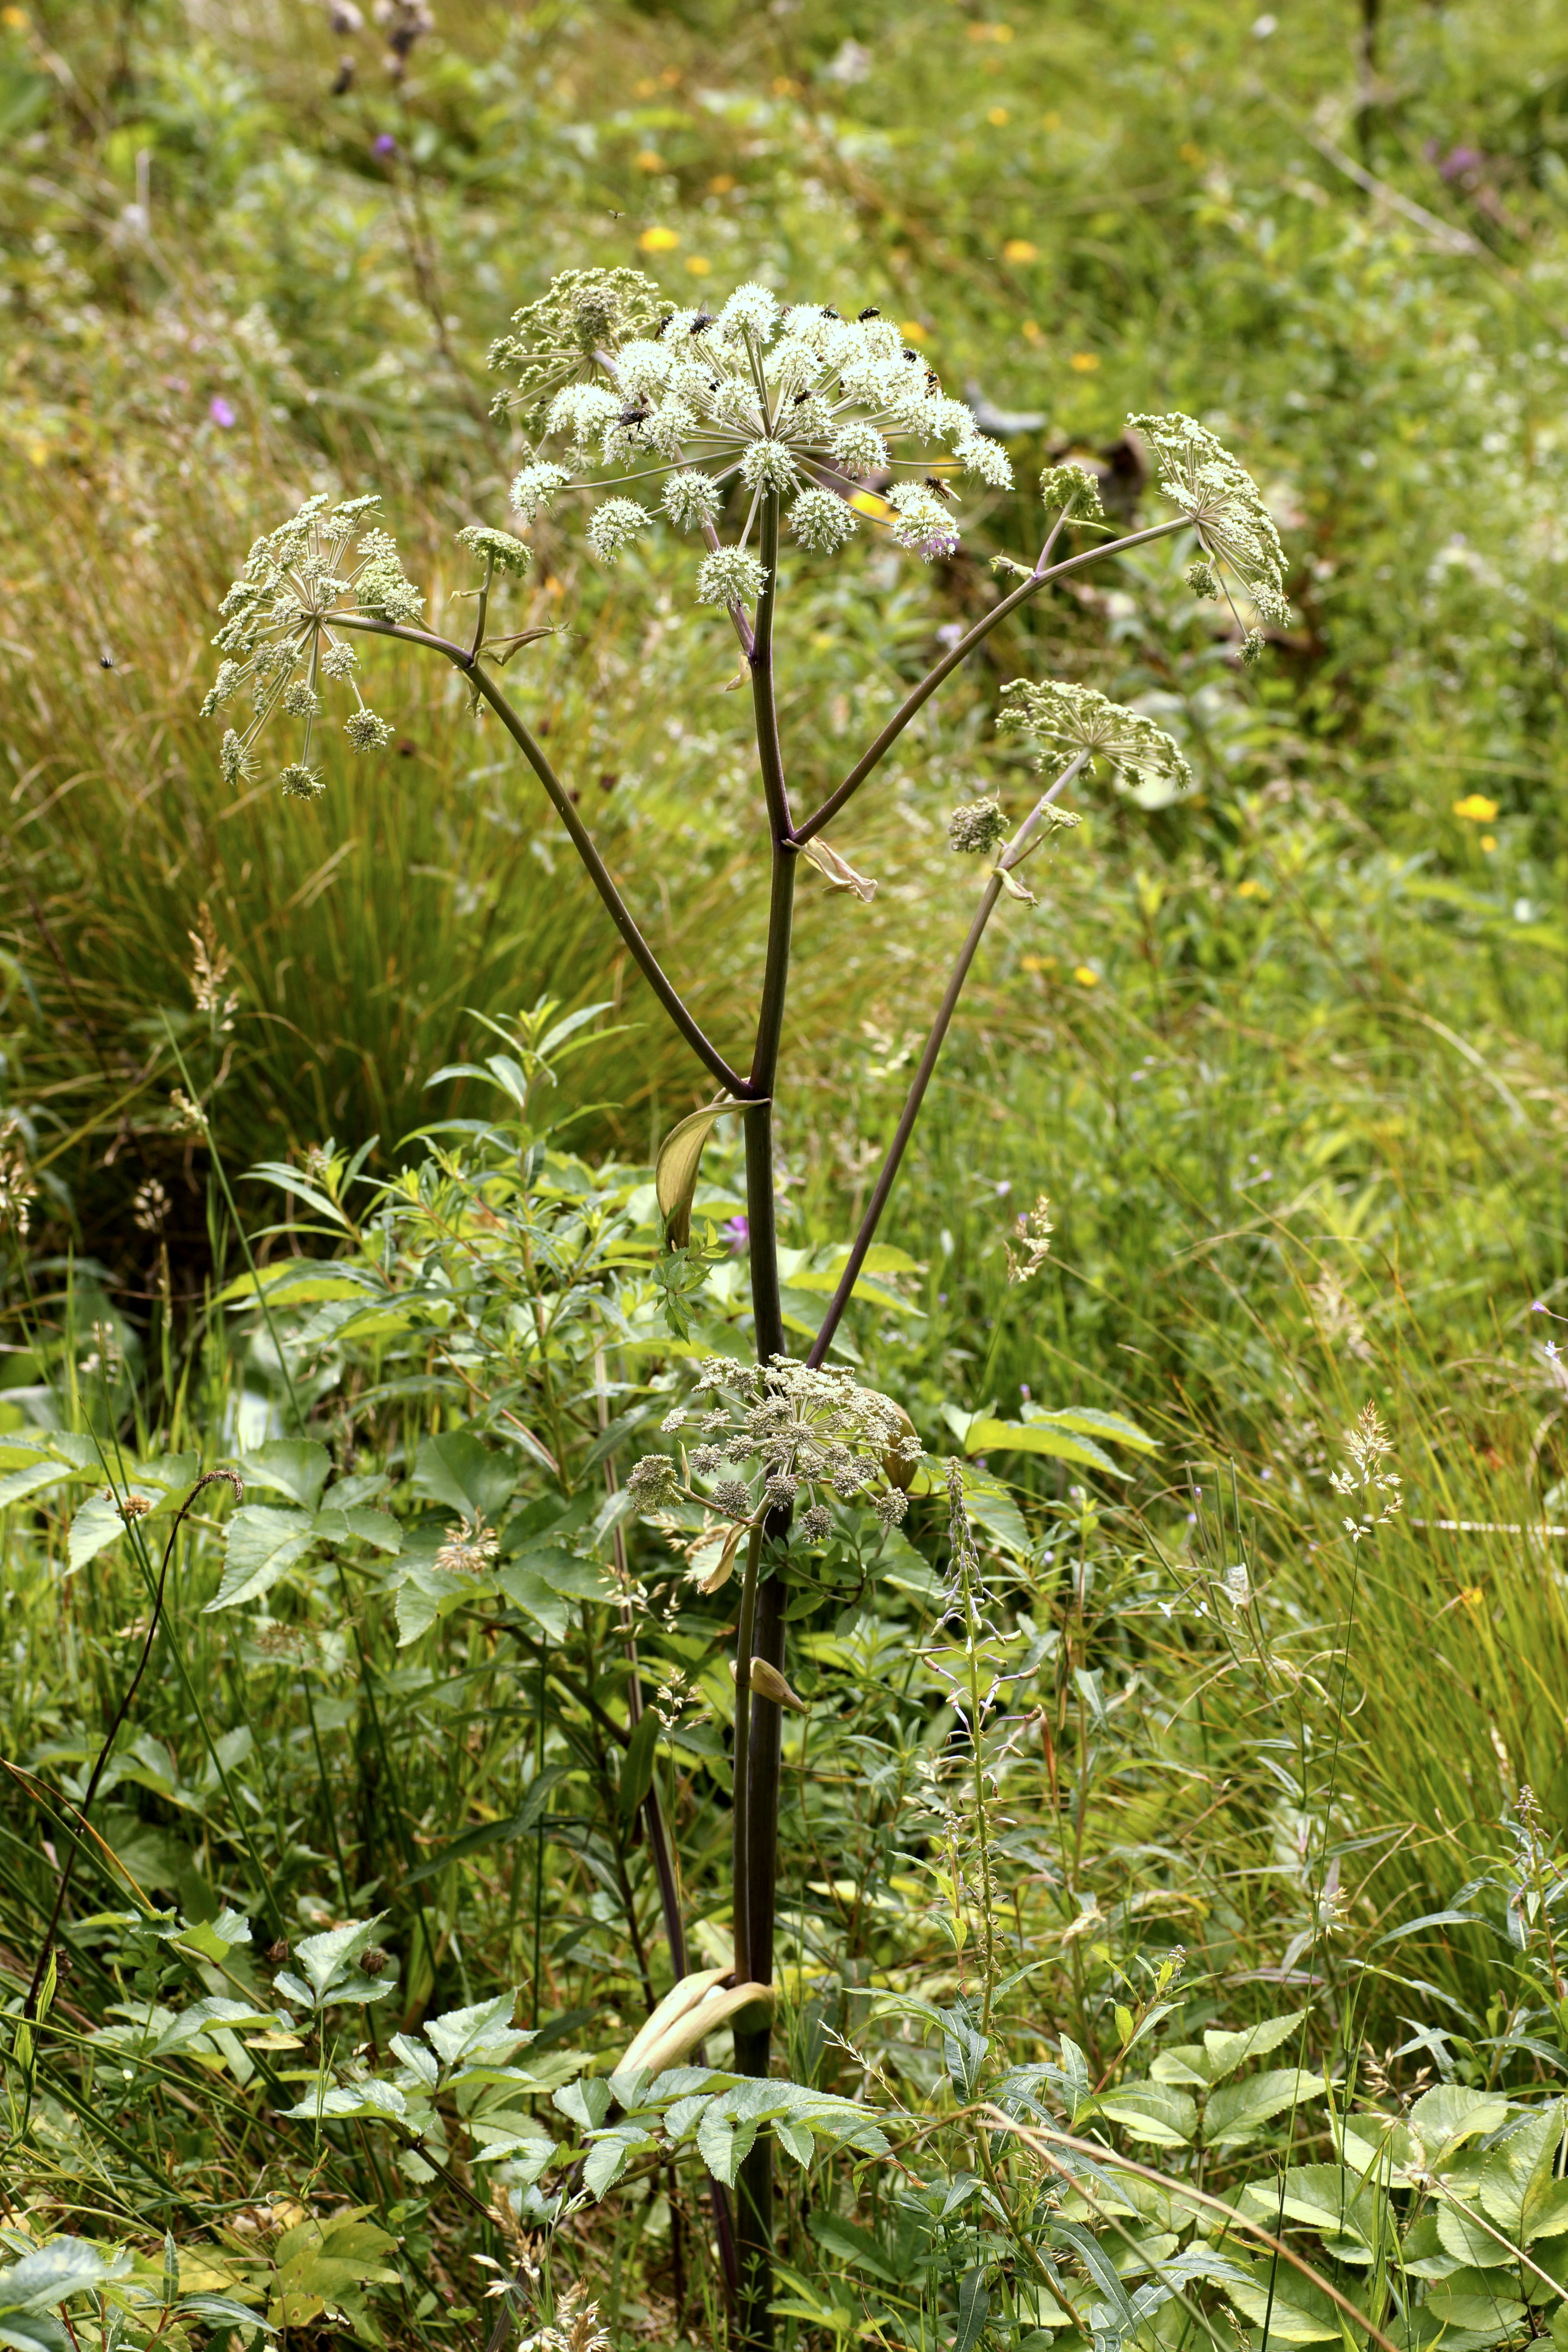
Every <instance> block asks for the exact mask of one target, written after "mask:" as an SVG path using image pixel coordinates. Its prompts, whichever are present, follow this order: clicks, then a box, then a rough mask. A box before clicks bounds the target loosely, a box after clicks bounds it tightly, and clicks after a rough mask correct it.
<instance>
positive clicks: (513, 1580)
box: [398, 1560, 572, 1642]
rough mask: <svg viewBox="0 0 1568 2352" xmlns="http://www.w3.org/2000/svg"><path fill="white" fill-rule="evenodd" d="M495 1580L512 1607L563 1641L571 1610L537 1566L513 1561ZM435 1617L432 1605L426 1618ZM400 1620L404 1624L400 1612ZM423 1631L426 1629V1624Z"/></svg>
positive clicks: (432, 1618) (499, 1571) (570, 1618)
mask: <svg viewBox="0 0 1568 2352" xmlns="http://www.w3.org/2000/svg"><path fill="white" fill-rule="evenodd" d="M495 1581H496V1585H497V1587H498V1589H499V1590H500V1591H501V1592H502V1593H503V1594H504V1595H505V1597H506V1598H507V1600H509V1601H510V1602H511V1603H512V1606H513V1607H514V1608H517V1609H521V1611H522V1612H523V1614H524V1616H526V1617H531V1618H532V1619H533V1620H534V1622H535V1623H536V1624H538V1625H541V1626H542V1628H543V1630H544V1632H545V1633H547V1634H548V1635H549V1637H550V1639H551V1640H552V1642H563V1641H564V1640H565V1639H566V1633H567V1629H568V1627H569V1626H570V1624H571V1622H572V1613H571V1611H570V1609H569V1608H568V1606H567V1604H566V1602H565V1601H563V1599H562V1597H561V1595H560V1594H559V1593H558V1592H557V1591H555V1589H554V1587H553V1586H552V1585H549V1584H546V1582H545V1580H544V1579H543V1577H542V1576H541V1575H540V1574H539V1572H538V1570H536V1569H532V1568H528V1567H525V1566H524V1565H523V1564H522V1563H521V1561H517V1560H510V1561H509V1562H508V1563H507V1565H506V1566H505V1567H504V1568H500V1569H498V1570H496V1578H495ZM400 1597H401V1596H400ZM434 1617H435V1609H434V1604H432V1608H431V1614H430V1617H429V1618H427V1619H426V1623H430V1622H433V1620H434ZM398 1622H399V1624H401V1622H402V1618H401V1613H400V1614H399V1620H398ZM420 1631H421V1632H423V1631H424V1627H423V1626H422V1627H421V1628H420Z"/></svg>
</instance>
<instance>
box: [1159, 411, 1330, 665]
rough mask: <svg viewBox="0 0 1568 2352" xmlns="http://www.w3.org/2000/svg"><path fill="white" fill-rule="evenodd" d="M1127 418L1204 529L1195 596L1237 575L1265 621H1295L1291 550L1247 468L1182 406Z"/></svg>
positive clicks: (1167, 486)
mask: <svg viewBox="0 0 1568 2352" xmlns="http://www.w3.org/2000/svg"><path fill="white" fill-rule="evenodd" d="M1127 422H1128V425H1130V426H1131V429H1132V430H1133V431H1134V432H1135V433H1141V434H1142V436H1143V438H1144V440H1145V441H1146V442H1147V443H1148V444H1149V446H1150V448H1151V449H1152V451H1153V453H1154V457H1155V460H1156V463H1157V464H1158V466H1159V468H1160V488H1161V489H1162V491H1163V493H1164V495H1165V497H1166V498H1168V499H1170V500H1171V501H1172V503H1173V505H1174V506H1177V507H1179V508H1180V509H1181V510H1182V512H1183V513H1184V515H1185V516H1186V517H1187V520H1189V522H1191V523H1192V525H1193V527H1194V530H1196V532H1197V535H1198V541H1199V544H1200V545H1201V547H1202V549H1203V557H1202V559H1201V560H1200V562H1199V563H1198V564H1194V567H1193V571H1192V572H1189V574H1188V580H1189V583H1190V584H1191V586H1192V588H1193V590H1194V593H1196V594H1198V595H1215V594H1222V593H1225V576H1226V572H1229V573H1232V574H1234V576H1235V578H1236V579H1237V582H1238V583H1239V584H1240V587H1241V589H1242V592H1243V593H1244V595H1246V596H1247V597H1249V598H1250V599H1251V601H1252V603H1253V604H1256V606H1257V607H1258V611H1259V613H1261V614H1262V615H1263V618H1264V619H1265V620H1266V621H1271V622H1272V623H1273V624H1274V625H1275V626H1276V627H1278V628H1284V627H1286V626H1288V625H1289V621H1290V618H1291V614H1290V606H1289V601H1288V599H1287V597H1286V594H1285V569H1286V567H1285V551H1284V549H1283V548H1282V547H1281V546H1280V544H1279V532H1278V531H1277V530H1275V528H1274V518H1273V516H1272V515H1271V514H1270V513H1269V511H1268V508H1267V507H1266V506H1265V505H1264V503H1263V498H1262V494H1261V492H1260V491H1259V489H1258V485H1257V483H1256V482H1255V481H1254V480H1253V478H1252V477H1251V475H1250V474H1249V473H1248V472H1247V468H1246V467H1245V466H1238V465H1237V461H1236V459H1235V458H1234V457H1232V456H1231V454H1230V452H1229V450H1228V449H1226V447H1225V446H1224V444H1223V443H1222V442H1219V441H1216V440H1215V436H1214V435H1213V434H1212V433H1210V432H1209V431H1208V430H1207V429H1206V428H1205V426H1204V425H1199V424H1198V423H1197V422H1196V421H1195V419H1194V418H1193V417H1191V416H1184V415H1182V413H1181V412H1180V410H1176V411H1174V412H1173V414H1172V415H1169V416H1130V417H1129V418H1128V420H1127ZM1254 634H1255V633H1254V632H1252V631H1248V632H1247V638H1248V641H1249V642H1248V643H1247V646H1246V647H1245V650H1246V651H1247V653H1248V654H1249V655H1250V654H1252V653H1254V652H1256V651H1257V650H1258V647H1255V646H1253V645H1252V644H1251V643H1250V639H1251V637H1252V636H1253V635H1254Z"/></svg>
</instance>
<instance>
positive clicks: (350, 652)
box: [202, 493, 425, 801]
mask: <svg viewBox="0 0 1568 2352" xmlns="http://www.w3.org/2000/svg"><path fill="white" fill-rule="evenodd" d="M380 503H381V501H380V499H377V498H375V497H374V496H371V497H367V498H359V499H345V500H344V501H343V503H342V505H340V506H331V505H329V502H328V500H327V499H326V496H325V495H324V493H323V494H321V495H318V496H317V497H315V498H311V499H306V501H305V503H304V505H303V506H302V507H301V508H300V510H299V512H298V513H297V514H296V515H294V516H293V517H292V518H291V519H290V520H289V521H288V522H286V523H281V524H279V528H278V529H277V530H273V531H269V532H268V535H267V537H266V538H265V539H258V541H257V542H256V544H255V546H254V547H253V548H252V549H251V551H250V553H249V555H248V556H247V559H246V565H245V570H244V571H243V572H241V574H240V576H239V578H238V579H237V581H236V582H235V583H234V585H233V586H232V587H231V588H230V590H229V592H228V593H227V595H226V597H225V598H224V600H223V604H222V605H221V606H220V607H219V610H220V612H221V614H222V616H223V624H224V625H223V627H222V628H221V629H220V630H219V631H218V633H217V635H216V637H215V638H214V640H213V642H214V644H215V645H216V646H217V648H218V650H219V652H220V653H222V654H223V655H224V656H225V657H226V658H225V660H224V662H223V664H222V666H221V667H220V668H219V670H218V674H217V677H216V680H215V681H214V684H213V687H212V688H211V691H210V692H209V693H208V695H207V698H206V699H205V702H204V703H203V704H202V716H203V718H204V719H210V718H211V717H212V715H213V714H214V712H215V711H218V710H221V709H224V707H225V706H226V704H227V703H229V702H230V701H232V700H233V698H234V697H235V696H236V695H237V693H238V692H239V691H240V689H241V688H248V689H249V693H250V704H251V714H252V715H251V718H250V720H249V723H248V724H247V726H246V727H245V728H244V729H243V730H237V729H235V728H233V727H231V728H229V729H228V730H227V731H226V734H225V736H224V739H223V748H222V751H221V753H220V755H219V756H220V759H221V762H222V767H223V773H224V777H225V780H226V782H228V783H230V784H236V783H237V782H239V781H240V779H241V777H243V776H247V775H249V774H251V773H252V772H254V767H255V747H256V744H257V742H258V739H259V737H260V735H261V732H262V730H263V729H264V728H265V727H266V726H267V724H268V720H269V719H272V718H273V717H274V716H275V714H276V713H277V712H279V710H281V711H282V713H283V714H284V716H285V717H287V718H290V719H300V720H302V721H303V723H304V735H303V738H302V740H301V742H300V752H299V757H298V758H297V759H296V760H293V761H289V764H288V765H287V766H286V767H285V768H284V769H283V770H282V772H281V775H280V779H279V781H280V782H281V783H282V786H283V792H284V796H285V798H286V799H289V800H307V801H309V800H315V799H316V798H318V796H319V795H320V793H321V790H322V780H321V770H320V768H319V767H317V766H314V765H312V762H311V754H312V751H313V750H314V748H315V736H316V729H317V726H318V724H319V723H321V719H322V717H323V711H324V708H325V699H326V695H325V689H326V688H327V687H328V686H329V685H330V684H346V685H347V686H348V688H350V690H351V691H352V693H353V709H352V710H351V711H350V712H349V715H348V717H347V718H346V719H344V721H343V732H344V734H345V735H346V736H347V737H348V740H349V741H350V742H351V743H352V744H353V748H354V750H355V751H374V750H376V749H377V748H379V746H381V745H382V744H384V743H387V742H390V741H391V740H392V729H391V728H390V727H389V726H388V725H387V723H386V721H385V719H380V718H378V717H377V716H376V713H375V712H374V710H372V709H370V708H369V707H368V706H367V704H366V703H365V701H364V698H363V696H362V695H361V693H360V690H359V686H358V684H357V682H356V680H355V677H354V673H355V671H356V669H357V668H358V667H359V656H357V654H356V653H355V651H354V649H353V646H352V645H350V644H349V642H348V640H347V638H346V637H345V636H343V635H342V634H340V631H339V629H336V628H334V626H333V624H334V622H336V623H339V624H340V625H341V624H342V622H344V621H346V620H347V619H349V618H358V617H360V616H362V615H363V616H368V617H370V618H372V619H376V620H384V621H393V622H400V621H412V620H414V619H415V618H416V617H417V615H418V613H419V610H420V607H421V605H422V604H424V602H425V599H424V596H423V594H422V593H421V592H420V591H419V590H418V589H417V588H416V587H415V586H414V585H413V583H411V582H410V581H408V580H406V579H405V577H404V573H403V566H402V564H401V562H399V560H398V554H397V543H396V541H395V540H394V539H393V538H392V537H391V536H390V534H389V533H388V532H386V531H384V530H378V529H377V528H375V527H374V525H372V526H371V527H370V528H368V529H366V528H363V525H364V523H365V519H366V517H367V516H368V515H369V514H370V513H371V511H372V510H373V509H374V508H375V507H377V506H379V504H380ZM352 541H357V544H355V545H353V548H352V551H351V542H352Z"/></svg>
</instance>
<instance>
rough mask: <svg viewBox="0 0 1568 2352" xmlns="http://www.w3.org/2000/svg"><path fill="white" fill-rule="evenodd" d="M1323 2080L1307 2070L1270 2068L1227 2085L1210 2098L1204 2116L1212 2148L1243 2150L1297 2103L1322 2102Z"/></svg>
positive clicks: (1206, 2131)
mask: <svg viewBox="0 0 1568 2352" xmlns="http://www.w3.org/2000/svg"><path fill="white" fill-rule="evenodd" d="M1323 2088H1324V2086H1323V2078H1322V2076H1321V2074H1311V2073H1310V2071H1309V2070H1308V2069H1307V2068H1305V2067H1302V2068H1300V2069H1298V2068H1296V2067H1294V2066H1278V2067H1269V2068H1268V2069H1266V2070H1265V2072H1264V2073H1263V2074H1248V2075H1247V2077H1246V2079H1245V2080H1244V2081H1243V2082H1240V2083H1227V2084H1226V2085H1225V2087H1224V2088H1223V2089H1222V2090H1218V2091H1215V2093H1214V2095H1213V2096H1212V2097H1211V2098H1210V2100H1209V2103H1208V2106H1207V2109H1206V2111H1205V2116H1204V2137H1205V2142H1206V2143H1207V2145H1208V2146H1209V2147H1240V2146H1241V2144H1242V2143H1243V2142H1244V2141H1246V2140H1249V2139H1254V2138H1256V2137H1257V2136H1258V2133H1259V2132H1260V2131H1261V2130H1262V2129H1263V2127H1264V2126H1265V2124H1267V2123H1269V2122H1270V2121H1272V2119H1273V2117H1274V2116H1278V2115H1280V2114H1282V2113H1283V2112H1284V2110H1285V2109H1286V2108H1287V2107H1288V2106H1289V2105H1290V2104H1291V2102H1292V2101H1293V2100H1301V2099H1313V2098H1316V2099H1321V2097H1322V2095H1323Z"/></svg>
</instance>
